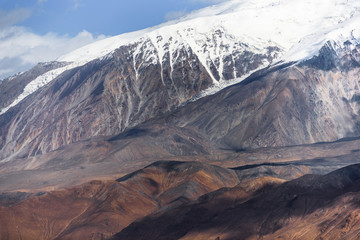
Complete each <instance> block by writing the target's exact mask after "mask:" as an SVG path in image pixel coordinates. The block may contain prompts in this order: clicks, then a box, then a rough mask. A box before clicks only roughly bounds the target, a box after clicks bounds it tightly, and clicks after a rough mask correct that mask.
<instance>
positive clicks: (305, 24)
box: [0, 0, 359, 159]
mask: <svg viewBox="0 0 360 240" xmlns="http://www.w3.org/2000/svg"><path fill="white" fill-rule="evenodd" d="M333 3H334V4H333V5H331V4H330V5H331V7H328V5H329V4H327V2H325V1H316V2H314V1H303V2H302V3H301V4H300V3H298V2H297V1H294V0H292V1H268V0H266V1H265V0H264V1H250V0H249V1H238V0H236V1H228V2H225V3H222V4H218V5H215V6H213V7H209V8H206V9H203V10H199V11H197V12H194V13H192V14H190V15H188V16H186V17H184V18H182V19H179V20H176V21H172V22H168V23H165V24H163V25H160V26H157V27H154V28H149V29H145V30H143V31H139V32H135V33H130V34H125V35H120V36H117V37H113V38H109V39H105V40H103V41H100V42H98V43H95V44H92V45H89V46H86V47H84V48H81V49H79V50H77V51H75V52H73V53H70V54H68V55H66V56H63V57H61V58H60V59H59V61H63V62H68V63H69V64H68V65H66V66H65V67H62V68H58V69H55V70H52V71H50V72H47V73H46V74H45V75H42V76H39V77H38V78H37V79H36V80H34V81H33V82H34V83H33V84H32V85H36V86H37V85H39V87H40V88H39V90H38V91H36V90H37V88H36V87H35V88H32V87H31V89H32V90H31V91H29V92H28V93H24V94H22V95H20V96H19V98H18V99H17V100H15V101H14V102H13V103H12V104H10V105H9V103H10V100H9V101H6V102H7V103H6V104H5V103H4V104H3V105H4V106H6V108H4V109H3V111H2V113H3V114H2V115H1V117H0V123H1V124H0V132H1V142H0V146H1V153H0V155H1V158H2V159H6V158H8V157H11V156H14V155H16V154H19V153H20V152H21V151H22V153H21V154H22V156H24V155H27V156H32V155H35V154H40V153H42V152H49V151H52V150H55V149H57V148H59V147H61V146H63V145H66V144H70V143H72V142H76V141H79V140H84V139H87V138H89V137H93V136H102V135H112V134H117V133H120V132H122V131H123V130H125V129H126V128H129V127H132V126H135V125H137V124H139V123H141V122H144V121H146V120H148V119H151V118H153V117H156V116H159V115H160V114H162V113H165V112H168V111H172V110H174V109H175V108H177V107H179V106H181V105H183V104H186V103H187V101H189V100H191V99H192V100H194V99H197V98H199V97H202V96H204V95H208V94H212V93H215V92H217V91H218V90H219V89H222V88H223V87H225V86H227V85H229V84H233V83H235V82H239V81H242V80H243V79H244V78H245V77H246V76H247V75H249V74H250V73H251V72H253V71H255V70H258V69H261V68H263V67H266V66H268V65H269V64H271V63H274V61H278V60H282V61H285V62H287V61H298V60H303V59H310V58H311V57H312V56H313V55H314V54H317V53H319V50H320V48H321V47H322V46H323V45H324V44H325V43H326V41H328V40H332V41H333V42H334V44H335V43H336V44H337V46H338V48H334V50H335V51H338V50H339V49H340V50H341V49H343V48H351V49H353V47H352V46H356V45H357V43H358V32H357V31H356V29H357V24H358V22H359V21H357V20H358V16H359V14H358V9H359V3H358V2H357V1H343V0H333ZM325 6H326V7H325ZM293 8H296V9H297V11H295V12H294V11H288V10H287V9H293ZM249 23H251V27H249V26H250V25H249ZM320 23H321V24H320ZM319 26H321V31H319ZM293 29H296V31H293ZM314 39H316V41H315V40H314ZM346 41H348V42H349V43H350V45H351V46H349V45H348V44H347V42H346ZM345 43H346V44H345ZM115 49H117V50H115ZM94 59H95V60H94ZM86 63H87V64H86ZM84 64H85V65H84ZM61 73H63V74H62V75H60V74H61ZM37 83H41V84H37ZM46 83H49V84H46ZM44 84H46V85H44ZM29 88H30V87H29ZM29 93H32V94H31V95H29V96H28V98H26V96H27V95H26V94H29ZM23 98H24V100H23V101H21V102H20V100H21V99H23ZM18 102H19V103H18ZM9 106H13V107H12V108H10V109H9V110H7V109H8V108H9ZM40 109H41V110H40ZM6 110H7V112H6V113H5V111H6ZM95 112H96V113H95ZM98 112H100V113H101V114H98ZM28 119H31V120H30V121H28ZM270 131H271V130H270ZM329 135H331V136H324V137H323V136H321V137H316V136H314V141H317V139H320V140H334V139H336V138H339V137H342V136H346V134H329ZM273 138H277V137H276V136H275V137H273ZM307 140H308V139H302V140H301V141H300V142H301V143H304V142H308V141H307ZM269 141H270V142H269V143H264V144H262V143H259V144H257V145H255V146H264V145H268V144H271V143H276V142H281V141H283V140H281V139H280V140H269ZM285 141H287V140H285ZM298 142H299V141H290V143H291V144H293V143H298ZM245 145H248V143H246V144H245Z"/></svg>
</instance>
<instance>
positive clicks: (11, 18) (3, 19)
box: [0, 8, 31, 30]
mask: <svg viewBox="0 0 360 240" xmlns="http://www.w3.org/2000/svg"><path fill="white" fill-rule="evenodd" d="M30 15H31V11H30V10H29V9H25V8H20V9H16V10H14V11H11V12H4V11H1V10H0V30H1V29H4V28H6V27H9V26H12V25H15V24H17V23H19V22H22V21H24V20H25V19H27V18H28V17H30Z"/></svg>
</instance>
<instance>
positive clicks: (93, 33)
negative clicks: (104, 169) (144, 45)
mask: <svg viewBox="0 0 360 240" xmlns="http://www.w3.org/2000/svg"><path fill="white" fill-rule="evenodd" d="M221 1H224V0H1V2H0V79H1V78H4V77H6V76H10V75H12V74H14V73H16V72H19V71H25V70H27V69H28V68H30V67H32V66H33V65H34V64H36V63H37V62H41V61H50V60H55V59H56V58H57V57H59V56H61V55H63V54H65V53H67V52H69V51H72V50H74V49H76V48H79V47H81V46H83V45H86V44H89V43H92V42H94V41H97V40H100V39H103V38H105V37H107V36H114V35H118V34H121V33H125V32H130V31H135V30H140V29H143V28H146V27H151V26H154V25H157V24H160V23H162V22H165V21H167V20H170V19H173V18H177V17H180V16H182V15H184V14H186V13H188V12H191V11H193V10H195V9H200V8H202V7H206V6H209V5H212V4H215V3H216V2H221Z"/></svg>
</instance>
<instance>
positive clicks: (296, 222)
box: [112, 165, 360, 239]
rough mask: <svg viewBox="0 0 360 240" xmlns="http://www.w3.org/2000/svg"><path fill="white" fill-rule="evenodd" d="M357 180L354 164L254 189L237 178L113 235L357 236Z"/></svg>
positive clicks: (357, 169) (359, 171)
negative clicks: (227, 186) (234, 182)
mask: <svg viewBox="0 0 360 240" xmlns="http://www.w3.org/2000/svg"><path fill="white" fill-rule="evenodd" d="M359 180H360V166H359V165H352V166H349V167H346V168H343V169H340V170H337V171H335V172H332V173H330V174H328V175H324V176H319V175H306V176H304V177H301V178H299V179H296V180H293V181H290V182H287V183H283V184H281V185H278V186H276V183H278V182H276V181H275V182H271V181H270V182H268V185H267V186H266V185H265V186H263V187H260V188H259V189H260V190H258V191H256V192H255V193H254V192H253V193H252V194H251V191H249V190H248V188H246V187H244V186H248V185H246V184H239V185H238V186H236V187H234V188H231V189H221V190H219V191H216V192H214V193H210V194H207V195H205V196H203V197H201V198H200V199H199V201H198V202H196V203H194V204H191V205H188V206H186V207H182V208H175V209H170V210H169V211H166V212H163V213H161V214H153V215H150V216H148V217H145V218H143V219H142V220H139V221H137V222H135V223H133V224H131V225H130V226H129V227H127V228H125V229H124V230H123V231H122V232H120V233H119V234H117V235H115V237H113V238H112V239H275V238H276V239H339V238H341V239H357V238H358V230H359V207H358V200H359V197H360V195H359ZM271 183H272V184H271ZM274 183H275V186H274ZM253 186H254V185H253ZM255 186H256V185H255ZM257 186H261V181H260V182H258V185H257ZM254 188H255V189H256V187H254ZM249 192H250V194H249ZM139 229H141V231H139Z"/></svg>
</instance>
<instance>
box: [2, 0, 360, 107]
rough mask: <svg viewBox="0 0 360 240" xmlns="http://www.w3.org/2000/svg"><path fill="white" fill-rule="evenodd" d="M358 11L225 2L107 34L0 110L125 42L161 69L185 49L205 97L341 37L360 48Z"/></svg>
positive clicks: (334, 4) (345, 1)
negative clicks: (196, 64) (203, 77)
mask: <svg viewBox="0 0 360 240" xmlns="http://www.w3.org/2000/svg"><path fill="white" fill-rule="evenodd" d="M359 12H360V2H359V1H356V0H350V1H349V0H333V1H331V2H329V1H325V0H318V1H300V2H299V1H296V0H290V1H285V0H261V1H256V0H248V1H244V0H232V1H226V2H224V3H221V4H217V5H214V6H211V7H208V8H205V9H201V10H198V11H195V12H193V13H190V14H189V15H187V16H184V17H182V18H180V19H178V20H174V21H170V22H167V23H164V24H162V25H159V26H156V27H152V28H148V29H145V30H142V31H137V32H133V33H128V34H123V35H119V36H115V37H111V38H108V39H105V40H102V41H99V42H97V43H94V44H90V45H88V46H85V47H82V48H80V49H78V50H76V51H74V52H72V53H69V54H67V55H65V56H62V57H60V58H59V59H57V60H58V61H60V62H68V63H69V64H68V65H66V66H64V67H61V68H57V69H54V70H51V71H49V72H47V73H45V74H43V75H40V76H39V77H38V78H36V79H35V80H34V81H32V82H31V83H29V84H28V85H27V86H26V87H25V88H24V89H23V92H22V93H21V94H19V95H18V97H17V99H15V100H14V101H13V102H12V103H11V104H9V105H8V106H6V107H4V108H3V109H1V112H0V113H1V114H3V113H4V112H6V111H7V110H8V109H9V108H10V107H12V106H15V105H16V104H17V103H19V102H20V101H21V100H22V99H23V98H25V97H26V96H28V95H29V94H31V93H33V92H35V91H36V90H37V89H38V88H40V87H42V86H44V85H46V84H47V83H49V82H50V81H52V80H53V79H55V78H56V77H57V76H59V75H60V74H61V73H63V72H64V71H66V70H69V69H73V68H75V67H79V66H82V65H84V64H85V63H87V62H90V61H92V60H94V59H99V58H102V57H104V56H106V55H108V54H110V55H111V54H113V52H114V50H115V49H117V48H119V47H120V46H129V45H132V46H136V47H135V48H134V49H132V54H133V55H134V57H135V58H136V56H139V55H140V54H141V56H142V57H143V59H142V61H144V63H145V64H153V63H159V64H160V66H161V67H163V65H164V63H165V62H166V61H169V62H170V63H169V65H170V67H171V68H172V67H173V66H174V64H175V63H176V62H177V61H179V59H178V51H179V49H185V51H191V52H192V53H193V54H195V55H196V56H197V57H198V59H199V61H200V62H201V64H202V65H203V66H204V68H205V69H206V71H207V72H208V73H209V75H210V77H211V80H212V86H210V87H209V89H207V90H205V91H204V92H203V93H202V94H200V96H205V95H208V94H211V93H215V92H217V91H219V90H220V89H222V88H224V87H226V86H228V85H231V84H234V83H236V82H239V81H241V80H242V79H244V78H245V77H246V76H248V75H249V73H252V72H253V71H254V70H257V69H260V68H263V67H266V66H268V65H269V64H272V63H274V62H277V61H298V60H303V59H307V58H310V57H312V56H314V55H316V54H317V53H318V51H319V49H320V48H321V47H322V46H323V45H324V44H325V43H326V42H327V41H328V40H333V41H335V42H337V43H338V44H339V45H342V44H343V43H344V42H345V41H346V40H350V41H354V42H355V43H358V40H359V38H360V30H359V29H360V21H359V20H360V13H359ZM274 59H275V60H274ZM245 60H246V61H245ZM245 62H246V64H244V63H245ZM134 68H136V66H134ZM135 70H136V69H135ZM229 80H231V81H229Z"/></svg>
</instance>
